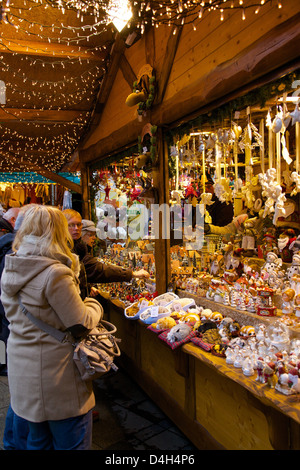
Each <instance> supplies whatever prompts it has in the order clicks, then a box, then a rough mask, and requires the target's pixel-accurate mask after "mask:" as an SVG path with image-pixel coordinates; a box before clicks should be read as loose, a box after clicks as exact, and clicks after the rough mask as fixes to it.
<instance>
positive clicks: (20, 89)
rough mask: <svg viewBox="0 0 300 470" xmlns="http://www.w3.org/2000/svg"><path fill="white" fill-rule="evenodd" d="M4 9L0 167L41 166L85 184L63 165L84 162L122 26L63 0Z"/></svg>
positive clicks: (50, 174) (17, 2)
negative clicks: (82, 147) (80, 158)
mask: <svg viewBox="0 0 300 470" xmlns="http://www.w3.org/2000/svg"><path fill="white" fill-rule="evenodd" d="M61 3H63V2H61ZM1 15H2V19H1V22H0V63H1V69H0V70H1V72H0V80H1V81H3V82H4V83H5V86H6V102H3V100H2V101H1V106H0V130H1V142H0V171H1V172H12V171H13V172H19V171H35V172H37V173H40V174H42V175H43V176H46V177H47V178H50V179H51V180H54V181H56V182H58V183H61V184H63V185H66V186H68V187H70V186H71V189H74V190H80V186H78V185H75V184H72V183H70V182H68V181H65V180H64V179H63V178H61V177H59V176H58V175H57V173H58V172H60V171H63V169H64V166H65V165H66V163H72V162H75V163H74V164H73V166H72V165H71V167H70V170H71V171H74V170H77V169H78V164H76V156H77V154H76V149H77V146H78V144H79V143H80V141H81V139H82V138H83V137H84V135H85V133H86V131H87V129H88V127H89V125H90V122H91V120H92V117H93V113H94V110H95V106H96V97H97V94H98V92H99V89H100V86H101V83H102V80H103V76H104V75H105V72H106V70H107V67H108V63H109V59H110V53H111V48H112V46H113V43H114V37H115V34H116V30H115V29H114V28H113V26H112V25H109V26H107V25H106V24H105V23H102V22H101V16H100V18H99V21H98V22H97V24H96V23H95V19H94V18H93V17H92V16H90V15H79V16H78V15H77V12H76V11H75V10H73V9H66V10H65V11H64V12H63V11H62V10H61V9H60V8H58V7H57V2H56V1H34V0H26V1H24V0H10V1H8V2H2V13H1ZM68 171H69V169H68Z"/></svg>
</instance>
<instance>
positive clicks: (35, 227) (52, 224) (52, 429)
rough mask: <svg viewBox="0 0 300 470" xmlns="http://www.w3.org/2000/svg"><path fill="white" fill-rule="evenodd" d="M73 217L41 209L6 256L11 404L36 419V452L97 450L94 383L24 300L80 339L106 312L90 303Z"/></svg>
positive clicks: (30, 214)
mask: <svg viewBox="0 0 300 470" xmlns="http://www.w3.org/2000/svg"><path fill="white" fill-rule="evenodd" d="M72 246H73V240H72V237H71V236H70V233H69V230H68V224H67V221H66V218H65V217H64V216H63V214H62V212H61V211H60V210H59V209H57V208H54V207H50V206H39V205H33V206H32V207H31V208H30V209H28V210H27V211H26V213H25V214H24V220H23V222H22V224H21V227H20V228H19V230H18V231H17V233H16V236H15V239H14V242H13V247H12V248H13V253H12V254H7V255H6V257H5V267H4V270H3V274H2V279H1V301H2V303H3V306H4V309H5V313H6V316H7V319H8V321H9V322H10V334H9V337H8V343H7V356H8V382H9V389H10V395H11V407H12V409H13V410H14V412H15V413H16V415H17V416H19V417H21V418H23V419H25V420H27V421H28V426H29V435H28V440H27V449H28V450H47V449H49V450H51V449H54V450H88V449H90V447H91V436H92V408H93V407H94V405H95V397H94V393H93V388H92V383H91V384H88V383H86V382H83V381H82V379H81V377H80V374H79V371H78V370H77V367H76V365H75V363H74V361H73V346H72V344H71V342H68V341H65V342H62V343H60V342H58V341H57V340H56V339H55V338H53V337H52V336H50V335H48V334H46V333H44V332H43V331H41V330H40V329H39V328H38V327H37V326H36V325H35V324H34V323H33V322H31V320H30V319H29V318H28V317H27V316H26V315H25V314H24V313H23V311H22V310H21V308H20V304H19V301H20V300H21V301H22V303H23V305H24V306H25V307H26V308H27V310H28V311H29V312H31V313H32V314H33V315H34V316H36V317H38V318H40V319H41V320H43V321H44V322H46V323H48V324H49V325H51V326H53V327H55V328H58V329H60V330H61V331H66V330H69V331H70V332H71V333H72V335H73V336H80V334H81V333H82V334H83V333H84V332H85V331H87V330H88V329H91V328H93V327H95V326H96V325H97V324H98V322H99V320H100V318H101V315H102V312H103V310H102V308H101V306H100V304H99V303H98V302H97V301H96V300H95V299H92V298H86V299H85V300H82V298H81V297H80V294H79V288H78V281H77V278H76V273H77V272H78V270H79V266H78V258H77V257H76V256H75V255H74V254H73V252H72V251H71V247H72Z"/></svg>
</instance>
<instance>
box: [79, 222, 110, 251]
mask: <svg viewBox="0 0 300 470" xmlns="http://www.w3.org/2000/svg"><path fill="white" fill-rule="evenodd" d="M81 239H82V240H83V241H84V242H85V243H86V244H87V249H88V252H89V253H92V254H94V255H95V251H96V254H97V251H98V252H99V251H100V249H101V248H102V249H103V251H104V252H105V251H106V243H105V241H104V240H101V239H100V238H99V237H98V236H97V229H96V225H95V223H94V222H93V221H92V220H87V219H82V231H81Z"/></svg>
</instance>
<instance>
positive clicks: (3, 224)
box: [0, 207, 20, 237]
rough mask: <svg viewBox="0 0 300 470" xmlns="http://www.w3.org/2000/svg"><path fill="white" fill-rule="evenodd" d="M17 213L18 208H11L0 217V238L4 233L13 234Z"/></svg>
mask: <svg viewBox="0 0 300 470" xmlns="http://www.w3.org/2000/svg"><path fill="white" fill-rule="evenodd" d="M19 212H20V207H11V208H10V209H8V211H6V212H5V213H4V214H3V216H2V217H0V237H3V235H5V234H6V233H13V231H14V226H15V223H16V220H17V217H18V214H19Z"/></svg>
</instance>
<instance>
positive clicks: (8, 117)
mask: <svg viewBox="0 0 300 470" xmlns="http://www.w3.org/2000/svg"><path fill="white" fill-rule="evenodd" d="M58 3H65V4H67V3H69V2H66V1H62V2H57V1H56V0H26V2H25V1H24V0H10V1H7V2H2V13H1V15H2V20H1V22H0V62H1V72H0V80H2V81H3V82H5V85H6V102H5V103H4V104H1V105H0V129H1V141H0V171H1V172H12V171H36V172H37V173H40V174H42V175H44V176H46V177H48V178H50V179H52V180H54V181H56V182H58V183H61V184H63V185H64V184H65V185H66V186H67V187H69V188H70V189H74V190H76V191H79V192H81V189H80V187H79V186H78V185H75V184H72V183H67V182H66V181H65V180H64V179H63V178H62V179H61V177H59V176H58V172H61V171H77V170H80V167H81V165H86V164H90V163H91V162H95V161H97V160H99V159H103V158H106V157H107V156H108V155H111V154H114V153H115V152H118V151H120V150H122V149H125V148H128V147H130V146H131V145H135V144H136V143H137V138H138V136H139V135H140V134H141V132H142V129H143V126H144V125H145V123H147V122H151V123H153V124H155V125H158V126H165V127H167V128H171V127H176V126H178V125H180V124H181V123H183V122H185V121H186V120H188V119H192V118H193V117H195V116H197V115H199V114H201V113H209V112H211V110H213V109H214V108H216V107H217V106H219V105H221V104H223V103H226V102H228V101H229V100H230V99H232V98H234V97H236V96H240V95H241V94H242V93H245V92H247V91H249V90H252V89H255V87H256V86H258V85H260V84H262V83H265V82H268V81H270V80H272V79H273V78H278V77H280V75H281V74H284V73H286V72H289V71H291V70H294V69H295V68H297V67H299V66H300V63H299V46H298V45H299V18H300V4H299V0H284V2H282V8H278V5H277V4H276V5H275V3H276V2H271V1H270V0H265V4H264V5H261V2H260V1H259V2H257V1H256V0H244V1H243V2H242V3H241V2H237V1H236V0H234V2H233V3H234V4H235V5H237V6H239V7H237V8H233V9H228V8H227V9H224V16H223V18H222V21H221V20H220V9H219V8H218V7H216V8H215V9H212V8H211V5H217V4H218V3H220V2H219V1H217V0H213V2H211V1H210V2H201V3H202V4H204V8H203V10H204V11H203V16H202V17H201V18H200V16H201V15H200V8H201V7H200V6H199V5H200V3H199V2H186V3H183V2H182V5H183V4H184V5H191V4H193V5H192V6H193V9H192V10H191V12H192V13H193V15H192V13H191V12H189V15H186V16H185V21H183V16H179V15H178V12H176V11H175V10H171V9H172V8H175V7H174V5H175V4H176V5H177V2H175V3H174V2H171V1H169V2H156V1H150V2H141V1H135V2H131V3H132V5H133V6H134V13H135V17H134V18H133V21H132V23H131V25H130V28H125V30H124V31H122V33H121V34H119V33H117V32H116V29H115V28H114V27H113V25H112V24H109V25H107V24H106V22H104V17H105V13H104V12H103V21H101V14H102V13H101V12H100V16H99V21H98V22H97V23H95V19H94V18H93V17H92V16H91V15H88V14H80V15H78V14H77V12H76V11H75V10H74V9H65V11H64V12H62V10H61V9H60V8H58V7H57V6H58ZM79 3H80V2H79ZM85 3H92V2H85ZM99 3H101V2H100V0H99ZM104 3H105V2H104V1H102V5H103V4H104ZM106 3H107V2H106ZM222 3H223V4H225V3H226V2H222ZM228 3H229V2H228ZM279 3H280V2H279ZM180 4H181V2H178V5H180ZM258 4H259V5H260V11H259V13H257V11H256V10H257V8H258ZM178 5H177V6H176V8H178ZM255 5H256V7H255ZM163 6H164V7H166V8H167V9H170V10H169V11H170V12H171V13H166V10H165V11H164V12H162V8H163ZM242 6H243V8H242ZM248 7H249V8H248ZM250 7H251V8H250ZM139 8H140V14H138V9H139ZM151 8H152V10H151ZM209 10H211V11H209ZM150 13H151V14H150ZM245 14H246V19H243V15H245ZM222 15H223V13H222ZM162 19H163V20H162ZM145 64H150V65H151V66H152V67H153V70H154V72H155V77H156V86H157V89H156V95H155V100H154V103H153V107H152V109H151V110H150V111H149V112H147V114H146V115H145V116H142V119H141V120H139V119H137V113H136V107H132V108H130V107H128V106H126V104H125V101H126V98H127V96H128V95H129V94H130V93H131V92H132V89H133V82H134V81H135V80H136V77H137V76H138V74H139V71H140V70H141V68H142V67H143V66H144V65H145ZM0 96H1V87H0Z"/></svg>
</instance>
